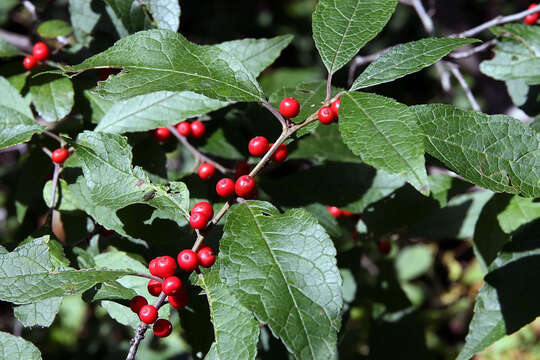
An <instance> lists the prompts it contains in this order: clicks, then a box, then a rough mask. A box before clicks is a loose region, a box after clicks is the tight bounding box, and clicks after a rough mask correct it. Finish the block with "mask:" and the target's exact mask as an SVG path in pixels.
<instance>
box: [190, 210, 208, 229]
mask: <svg viewBox="0 0 540 360" xmlns="http://www.w3.org/2000/svg"><path fill="white" fill-rule="evenodd" d="M209 220H210V219H209V218H208V217H207V216H206V215H205V214H203V213H193V214H191V216H190V217H189V225H191V227H192V228H194V229H197V230H202V229H204V228H205V227H206V225H207V224H208V221H209Z"/></svg>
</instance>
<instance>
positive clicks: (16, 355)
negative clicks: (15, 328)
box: [0, 331, 41, 360]
mask: <svg viewBox="0 0 540 360" xmlns="http://www.w3.org/2000/svg"><path fill="white" fill-rule="evenodd" d="M0 359H9V360H41V353H40V352H39V349H38V348H37V347H36V346H35V345H34V344H32V343H31V342H30V341H26V340H24V339H23V338H22V337H20V336H14V335H11V334H8V333H6V332H2V331H0Z"/></svg>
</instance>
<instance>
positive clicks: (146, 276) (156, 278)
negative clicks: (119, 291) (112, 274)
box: [129, 272, 163, 282]
mask: <svg viewBox="0 0 540 360" xmlns="http://www.w3.org/2000/svg"><path fill="white" fill-rule="evenodd" d="M129 275H131V276H138V277H143V278H147V279H151V280H156V281H159V282H162V281H163V279H162V278H159V277H157V276H154V275H150V274H145V273H139V272H134V273H131V274H129Z"/></svg>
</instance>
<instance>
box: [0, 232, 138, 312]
mask: <svg viewBox="0 0 540 360" xmlns="http://www.w3.org/2000/svg"><path fill="white" fill-rule="evenodd" d="M49 242H50V240H49V239H48V237H42V238H39V239H35V240H32V241H31V242H29V243H27V244H25V246H19V247H18V248H17V249H15V250H14V251H12V252H10V253H9V254H4V255H0V300H3V301H8V302H12V303H14V304H28V303H34V302H37V301H40V300H44V299H49V298H53V297H61V296H66V295H73V294H77V293H81V292H83V291H85V290H87V289H89V288H91V287H92V286H94V285H95V284H97V283H101V282H104V281H108V280H116V279H118V278H120V277H122V276H124V275H127V274H129V273H131V272H129V271H125V270H123V271H111V270H107V269H85V270H75V269H72V268H67V267H64V266H59V265H58V261H57V260H55V258H54V255H53V252H52V249H51V247H50V244H49ZM55 263H56V264H55Z"/></svg>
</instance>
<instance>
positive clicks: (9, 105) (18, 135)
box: [0, 77, 45, 149]
mask: <svg viewBox="0 0 540 360" xmlns="http://www.w3.org/2000/svg"><path fill="white" fill-rule="evenodd" d="M0 93H1V94H2V96H0V149H3V148H6V147H10V146H13V145H17V144H19V143H22V142H25V141H28V140H29V139H30V138H31V137H32V135H33V134H35V133H38V132H41V131H43V130H45V127H44V126H41V125H38V124H37V123H36V122H35V121H34V116H33V115H32V111H31V110H30V107H29V106H28V104H27V103H26V102H25V100H24V99H23V98H22V97H21V95H19V92H18V91H17V90H16V89H15V88H14V87H13V86H11V85H10V84H9V82H8V81H7V80H6V79H5V78H3V77H0Z"/></svg>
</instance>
